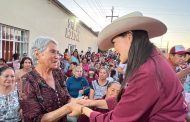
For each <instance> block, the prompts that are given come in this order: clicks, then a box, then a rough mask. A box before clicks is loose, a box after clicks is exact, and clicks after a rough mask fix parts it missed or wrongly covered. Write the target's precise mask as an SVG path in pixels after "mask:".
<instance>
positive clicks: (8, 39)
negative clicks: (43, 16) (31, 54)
mask: <svg viewBox="0 0 190 122" xmlns="http://www.w3.org/2000/svg"><path fill="white" fill-rule="evenodd" d="M28 39H29V31H28V30H24V29H19V28H16V27H12V26H8V25H4V24H1V23H0V57H2V58H4V59H5V60H6V61H7V62H11V61H12V55H13V54H14V53H18V54H19V55H20V56H21V57H22V55H23V54H24V53H28V44H29V41H28Z"/></svg>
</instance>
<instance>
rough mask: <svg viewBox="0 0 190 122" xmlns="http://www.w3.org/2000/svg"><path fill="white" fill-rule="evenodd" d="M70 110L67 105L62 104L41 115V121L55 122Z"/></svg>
mask: <svg viewBox="0 0 190 122" xmlns="http://www.w3.org/2000/svg"><path fill="white" fill-rule="evenodd" d="M70 112H71V110H70V108H69V107H68V105H64V106H62V107H61V108H58V109H56V110H54V111H52V112H49V113H46V114H44V115H43V116H42V119H41V122H55V121H58V120H59V119H61V118H62V117H63V116H66V115H67V114H69V113H70Z"/></svg>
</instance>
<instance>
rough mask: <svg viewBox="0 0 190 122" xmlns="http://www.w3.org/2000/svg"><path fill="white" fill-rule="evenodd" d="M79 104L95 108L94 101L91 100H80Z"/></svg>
mask: <svg viewBox="0 0 190 122" xmlns="http://www.w3.org/2000/svg"><path fill="white" fill-rule="evenodd" d="M77 103H78V104H80V105H83V106H87V107H91V106H93V103H94V100H91V99H79V100H77Z"/></svg>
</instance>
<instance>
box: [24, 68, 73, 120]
mask: <svg viewBox="0 0 190 122" xmlns="http://www.w3.org/2000/svg"><path fill="white" fill-rule="evenodd" d="M53 77H54V80H55V90H54V89H52V88H51V87H49V86H48V84H46V82H45V80H44V79H43V78H42V77H41V76H40V74H39V73H38V72H37V71H36V70H35V69H34V70H33V71H31V72H29V73H28V74H26V75H24V76H23V77H22V80H23V86H22V97H21V100H20V102H21V107H22V110H23V116H24V121H26V122H40V121H41V118H42V116H43V115H44V114H46V113H48V112H51V111H54V110H56V109H58V108H60V107H62V106H63V105H65V104H67V103H68V101H69V100H70V95H69V93H68V91H67V88H66V86H65V83H64V82H65V81H64V77H63V74H62V73H61V71H60V70H54V71H53ZM61 84H62V85H61ZM65 121H66V117H63V118H62V119H61V120H59V122H65Z"/></svg>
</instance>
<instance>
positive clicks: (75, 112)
mask: <svg viewBox="0 0 190 122" xmlns="http://www.w3.org/2000/svg"><path fill="white" fill-rule="evenodd" d="M68 105H69V108H70V110H71V113H70V114H69V116H79V115H81V114H82V108H83V106H82V105H79V104H76V103H69V104H68Z"/></svg>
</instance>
